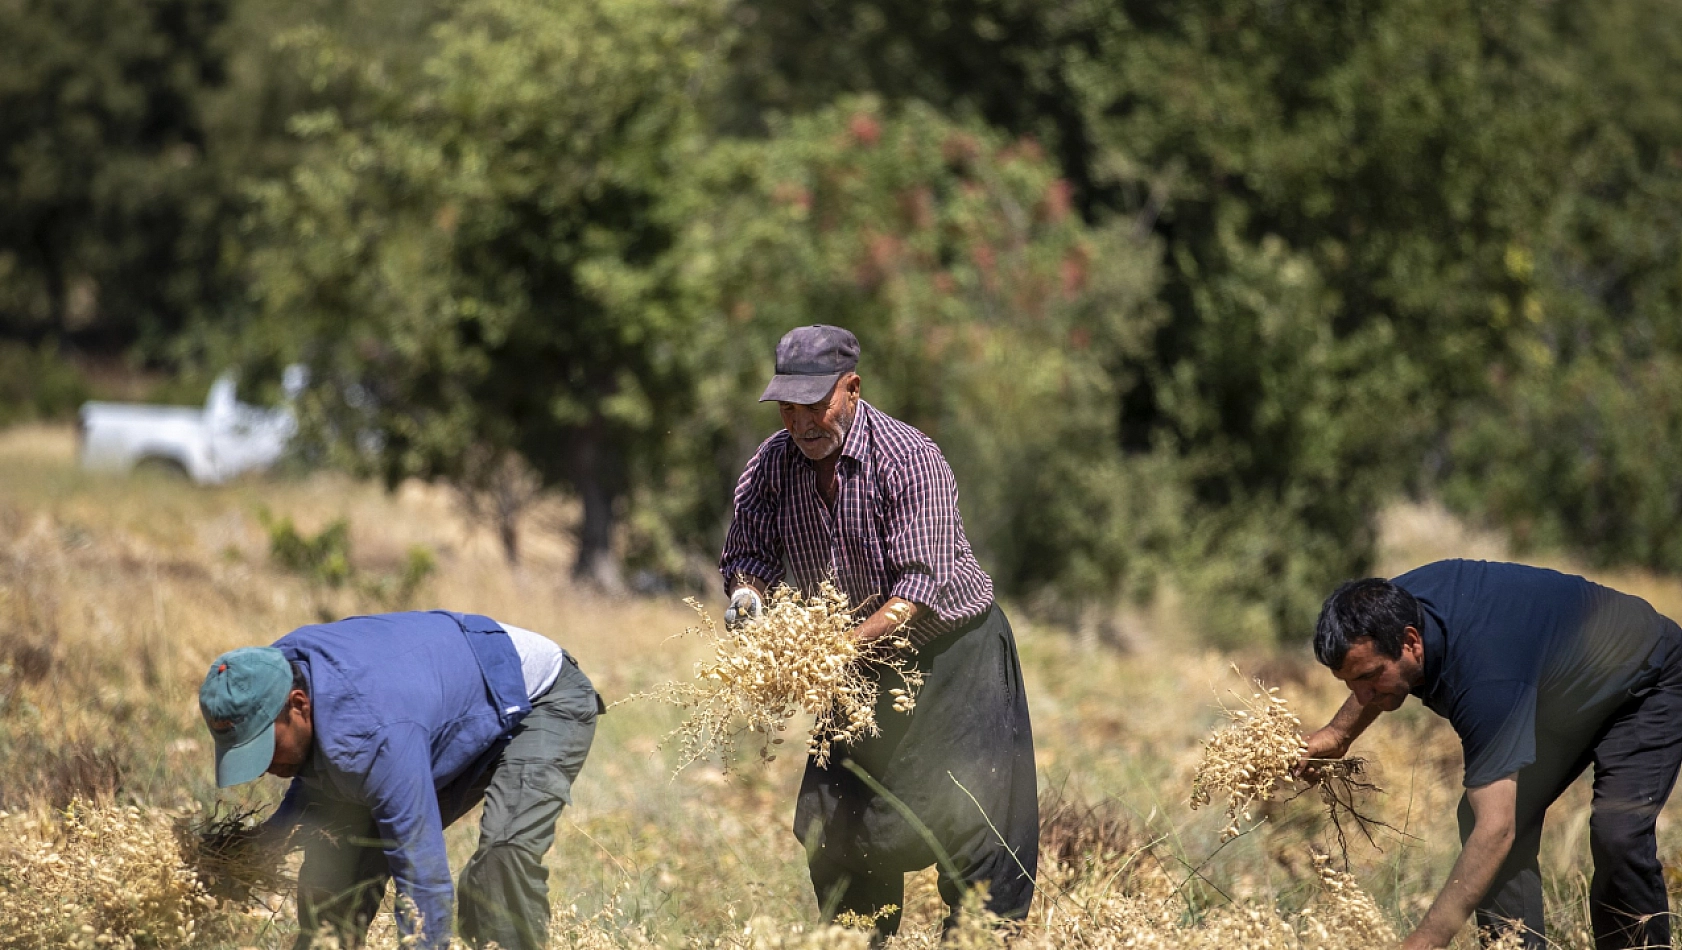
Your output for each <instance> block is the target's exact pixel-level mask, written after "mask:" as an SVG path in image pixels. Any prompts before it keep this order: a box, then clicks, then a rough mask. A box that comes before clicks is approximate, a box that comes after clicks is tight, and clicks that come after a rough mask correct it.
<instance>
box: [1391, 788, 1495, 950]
mask: <svg viewBox="0 0 1682 950" xmlns="http://www.w3.org/2000/svg"><path fill="white" fill-rule="evenodd" d="M1466 794H1467V798H1468V799H1469V800H1470V801H1471V804H1472V814H1473V822H1474V824H1473V826H1472V833H1471V834H1470V835H1468V836H1467V838H1466V845H1465V847H1463V848H1461V849H1460V857H1459V858H1457V859H1455V862H1454V868H1453V870H1451V871H1449V874H1448V882H1447V883H1445V884H1444V885H1443V889H1442V890H1441V891H1440V892H1438V894H1437V899H1436V900H1434V901H1432V902H1431V909H1430V910H1428V911H1426V912H1425V919H1423V920H1421V921H1420V922H1419V926H1418V927H1416V928H1415V929H1414V931H1413V933H1412V934H1410V935H1409V936H1408V938H1407V939H1406V940H1404V941H1403V942H1402V950H1427V948H1439V947H1446V946H1448V945H1449V943H1450V942H1451V941H1453V940H1454V935H1455V934H1457V933H1459V932H1460V928H1461V927H1463V926H1465V924H1466V919H1467V918H1468V917H1470V916H1472V911H1474V910H1476V909H1477V906H1478V902H1479V901H1481V900H1483V896H1484V894H1486V893H1488V892H1489V886H1490V884H1491V883H1492V882H1494V880H1495V874H1496V872H1497V871H1499V870H1500V869H1501V863H1502V862H1503V861H1505V860H1507V854H1508V853H1509V852H1510V851H1512V848H1513V836H1514V834H1515V828H1514V816H1513V812H1514V808H1515V804H1516V802H1517V798H1518V782H1517V781H1516V780H1515V779H1514V778H1513V777H1512V776H1507V777H1506V778H1503V779H1499V780H1497V781H1495V782H1493V783H1491V784H1489V785H1486V786H1483V787H1482V788H1476V789H1471V790H1469V791H1468V792H1467V793H1466Z"/></svg>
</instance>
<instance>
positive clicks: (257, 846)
mask: <svg viewBox="0 0 1682 950" xmlns="http://www.w3.org/2000/svg"><path fill="white" fill-rule="evenodd" d="M256 814H257V809H255V808H250V809H239V808H233V809H230V810H228V811H223V810H222V806H221V804H220V803H218V804H217V806H216V807H215V808H214V809H213V810H211V811H210V812H209V813H208V814H206V815H203V816H202V817H198V818H188V819H184V820H183V821H182V822H181V823H180V824H179V825H178V826H177V833H178V834H179V836H180V837H181V843H182V851H183V853H184V854H185V855H186V856H187V860H188V863H190V864H191V865H192V867H193V871H194V872H195V873H196V874H197V875H198V878H199V881H200V883H201V884H202V885H203V886H204V888H205V890H206V891H208V892H209V893H210V894H211V896H213V897H215V898H217V899H219V900H231V901H238V902H240V903H250V902H252V901H254V900H256V899H257V898H258V895H262V894H278V893H287V892H290V890H291V889H292V887H293V886H294V885H295V884H296V883H297V882H296V881H295V880H294V879H293V877H292V875H291V874H290V873H289V872H288V870H287V867H286V853H287V851H288V850H290V847H291V844H290V837H289V836H288V837H283V838H276V837H275V836H273V835H265V834H263V833H262V831H261V829H260V828H259V827H258V826H257V825H256V824H255V823H254V822H253V821H252V819H253V818H254V817H255V816H256Z"/></svg>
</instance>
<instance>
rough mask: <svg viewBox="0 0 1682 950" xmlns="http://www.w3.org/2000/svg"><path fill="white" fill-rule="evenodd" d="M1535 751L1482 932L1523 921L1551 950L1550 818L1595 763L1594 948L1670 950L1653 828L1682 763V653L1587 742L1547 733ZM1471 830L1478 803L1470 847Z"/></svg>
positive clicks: (1466, 830) (1528, 943) (1531, 942)
mask: <svg viewBox="0 0 1682 950" xmlns="http://www.w3.org/2000/svg"><path fill="white" fill-rule="evenodd" d="M1677 652H1678V653H1679V654H1682V651H1677ZM1536 753H1537V761H1536V762H1535V763H1534V764H1532V765H1529V766H1526V767H1525V768H1523V769H1520V770H1519V773H1518V807H1517V813H1516V816H1515V817H1516V822H1517V829H1516V831H1517V834H1516V836H1515V838H1514V840H1513V848H1512V851H1511V852H1509V853H1508V855H1507V860H1506V862H1505V863H1503V864H1502V865H1501V868H1500V870H1499V871H1497V872H1496V875H1495V881H1494V883H1493V884H1491V885H1490V889H1489V893H1488V894H1487V895H1485V897H1484V900H1483V902H1482V903H1481V904H1479V905H1478V914H1477V916H1478V926H1479V927H1480V928H1490V929H1492V930H1495V931H1499V930H1501V929H1504V928H1506V927H1508V926H1511V924H1512V923H1522V924H1523V925H1524V928H1525V934H1524V945H1525V947H1526V948H1527V950H1528V948H1536V950H1540V948H1542V947H1544V946H1546V941H1545V940H1544V933H1545V931H1544V928H1543V921H1542V874H1541V868H1540V867H1539V866H1538V864H1537V860H1536V856H1537V852H1538V850H1539V849H1540V848H1541V844H1542V816H1543V814H1544V813H1545V812H1546V811H1547V808H1548V806H1549V805H1550V804H1552V803H1553V801H1554V800H1555V799H1556V798H1558V797H1559V796H1560V795H1561V794H1563V793H1564V792H1565V789H1566V788H1567V787H1569V786H1570V784H1571V783H1572V782H1573V781H1575V780H1576V778H1577V776H1579V775H1581V774H1582V772H1583V770H1584V769H1585V768H1587V767H1588V766H1589V765H1590V764H1591V763H1592V764H1593V765H1594V804H1593V811H1592V812H1591V813H1590V815H1589V850H1590V853H1591V854H1592V855H1593V857H1594V879H1593V882H1592V883H1591V884H1590V885H1589V914H1590V917H1591V919H1592V923H1593V925H1594V944H1595V947H1596V948H1597V950H1612V948H1619V950H1622V948H1627V947H1664V948H1667V950H1668V948H1669V947H1670V917H1669V911H1670V905H1669V902H1668V900H1667V897H1666V893H1665V881H1664V868H1663V867H1662V866H1661V865H1660V864H1659V857H1658V842H1657V839H1656V838H1655V837H1654V824H1655V822H1656V821H1657V820H1658V817H1659V810H1660V809H1662V808H1663V807H1664V804H1665V801H1666V799H1668V798H1669V797H1670V791H1671V788H1672V787H1673V786H1674V785H1675V784H1676V773H1677V768H1678V766H1679V765H1682V655H1679V656H1673V657H1671V658H1670V660H1669V662H1668V663H1667V664H1666V665H1665V667H1664V668H1663V669H1662V670H1661V671H1660V674H1659V680H1658V683H1657V684H1656V685H1655V686H1654V687H1652V688H1650V689H1647V690H1642V691H1640V695H1636V696H1633V697H1632V698H1631V699H1630V700H1629V701H1627V702H1626V703H1625V704H1624V705H1623V706H1621V707H1620V708H1619V709H1618V710H1617V711H1616V712H1615V713H1613V714H1612V715H1611V716H1610V717H1609V718H1608V719H1607V720H1606V721H1605V722H1604V723H1602V724H1601V726H1600V728H1599V729H1598V730H1596V731H1595V732H1593V733H1591V734H1590V735H1588V736H1587V737H1583V736H1570V735H1557V734H1550V733H1546V732H1540V731H1539V732H1538V733H1537V736H1536ZM1471 830H1472V809H1471V805H1470V804H1469V803H1468V802H1467V801H1466V799H1464V798H1462V799H1461V800H1460V839H1461V841H1462V843H1464V841H1465V839H1466V836H1467V835H1469V834H1471Z"/></svg>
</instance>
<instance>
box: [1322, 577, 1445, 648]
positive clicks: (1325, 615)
mask: <svg viewBox="0 0 1682 950" xmlns="http://www.w3.org/2000/svg"><path fill="white" fill-rule="evenodd" d="M1419 623H1420V610H1419V601H1417V600H1414V599H1413V595H1412V594H1410V593H1408V592H1407V591H1405V590H1402V589H1401V588H1400V587H1397V586H1396V585H1395V584H1392V583H1390V582H1389V581H1387V580H1385V579H1384V578H1382V577H1364V578H1362V579H1360V580H1358V581H1347V582H1345V583H1344V585H1343V586H1342V587H1339V588H1338V589H1337V590H1335V591H1332V595H1331V596H1330V597H1327V598H1326V604H1325V606H1323V607H1321V608H1320V620H1319V622H1318V623H1316V624H1315V625H1314V656H1315V657H1317V658H1318V659H1319V660H1320V662H1321V663H1324V664H1325V665H1327V666H1329V667H1331V668H1332V669H1334V670H1336V669H1341V668H1342V667H1343V660H1344V658H1345V657H1347V656H1348V655H1349V648H1350V647H1351V646H1354V645H1355V644H1356V643H1357V642H1359V641H1361V640H1371V641H1372V645H1373V649H1374V650H1377V651H1378V652H1379V653H1380V654H1381V655H1383V656H1387V657H1389V658H1390V659H1392V660H1394V659H1397V658H1398V657H1400V656H1401V655H1402V633H1403V631H1405V630H1407V628H1408V627H1409V626H1413V627H1416V628H1417V627H1418V626H1419ZM1421 632H1423V631H1421Z"/></svg>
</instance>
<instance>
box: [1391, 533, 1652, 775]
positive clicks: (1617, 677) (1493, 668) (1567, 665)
mask: <svg viewBox="0 0 1682 950" xmlns="http://www.w3.org/2000/svg"><path fill="white" fill-rule="evenodd" d="M1394 583H1395V584H1396V586H1398V587H1400V588H1402V589H1403V590H1405V591H1407V592H1408V593H1410V594H1412V595H1413V596H1414V597H1416V598H1418V600H1419V603H1420V607H1421V608H1422V610H1423V612H1424V616H1423V618H1422V619H1423V621H1424V629H1423V630H1422V631H1421V633H1422V635H1423V637H1424V641H1425V678H1424V679H1423V680H1421V681H1420V684H1419V686H1418V687H1417V688H1415V689H1414V691H1413V693H1414V695H1415V696H1418V697H1419V698H1420V700H1421V701H1423V702H1424V703H1425V705H1426V706H1427V707H1428V708H1430V709H1431V710H1432V711H1434V712H1436V713H1437V714H1438V715H1441V716H1443V717H1444V718H1446V719H1448V721H1449V724H1450V725H1452V726H1453V727H1454V731H1455V732H1456V733H1458V734H1459V736H1460V741H1461V743H1462V745H1463V746H1464V750H1465V757H1466V778H1465V784H1466V786H1467V787H1468V788H1476V787H1478V786H1481V785H1487V784H1489V783H1490V782H1493V781H1495V780H1496V779H1498V778H1501V777H1503V776H1506V775H1510V774H1512V773H1514V772H1517V771H1518V770H1520V769H1522V768H1524V767H1525V766H1527V765H1530V764H1532V763H1534V762H1536V761H1537V757H1538V750H1539V749H1540V750H1541V753H1542V754H1544V755H1546V756H1549V757H1553V756H1563V755H1569V756H1570V757H1571V758H1572V759H1573V761H1574V760H1575V759H1576V758H1577V757H1578V756H1580V755H1581V754H1582V752H1583V751H1584V750H1586V749H1587V748H1588V744H1589V742H1590V741H1591V739H1592V737H1593V735H1594V733H1595V731H1596V730H1597V729H1598V728H1599V727H1600V725H1601V724H1603V723H1604V722H1605V721H1606V719H1607V717H1609V716H1610V715H1611V714H1612V713H1614V712H1615V711H1617V709H1618V707H1620V706H1622V705H1623V704H1624V703H1625V702H1627V701H1629V700H1630V699H1631V698H1632V697H1633V696H1636V695H1640V694H1641V693H1642V692H1643V691H1644V690H1647V689H1650V688H1652V686H1653V684H1654V683H1655V682H1656V681H1657V680H1658V676H1659V669H1660V667H1662V666H1663V664H1664V661H1665V659H1666V658H1667V657H1668V656H1670V654H1671V652H1672V651H1673V650H1675V649H1677V648H1678V646H1679V645H1682V629H1679V628H1678V627H1677V625H1676V624H1675V623H1672V622H1671V621H1670V620H1668V619H1666V618H1665V617H1663V616H1661V615H1660V614H1659V613H1658V612H1657V611H1655V610H1654V609H1653V608H1652V607H1651V606H1650V605H1649V604H1648V603H1647V602H1646V601H1644V600H1642V599H1641V598H1639V597H1634V596H1631V595H1629V594H1621V593H1619V592H1617V591H1615V590H1612V589H1611V588H1608V587H1602V586H1600V585H1599V584H1595V583H1592V582H1590V581H1588V580H1585V579H1584V578H1581V577H1577V576H1576V575H1573V574H1561V573H1559V572H1558V571H1551V570H1547V569H1544V568H1538V567H1527V566H1524V565H1522V564H1503V563H1499V562H1492V561H1438V562H1436V563H1434V564H1427V565H1425V566H1424V567H1421V568H1418V569H1416V570H1413V571H1409V572H1408V573H1406V574H1403V575H1402V576H1400V577H1398V578H1396V579H1395V581H1394ZM1538 736H1543V737H1545V741H1543V742H1541V743H1539V742H1538V741H1537V739H1538Z"/></svg>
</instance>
